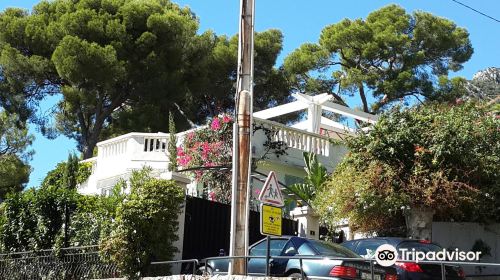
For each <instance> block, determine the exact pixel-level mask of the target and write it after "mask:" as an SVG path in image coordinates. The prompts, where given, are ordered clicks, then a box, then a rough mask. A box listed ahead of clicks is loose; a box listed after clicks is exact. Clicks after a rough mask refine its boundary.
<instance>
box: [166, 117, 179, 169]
mask: <svg viewBox="0 0 500 280" xmlns="http://www.w3.org/2000/svg"><path fill="white" fill-rule="evenodd" d="M168 133H169V134H168V136H169V137H168V159H169V162H168V170H169V171H175V170H177V136H176V135H175V134H176V133H177V132H176V131H175V122H174V114H172V112H169V114H168Z"/></svg>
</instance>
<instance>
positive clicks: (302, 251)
mask: <svg viewBox="0 0 500 280" xmlns="http://www.w3.org/2000/svg"><path fill="white" fill-rule="evenodd" d="M298 251H299V255H301V256H314V255H316V252H315V251H314V249H313V248H311V245H309V244H308V243H307V242H304V243H302V244H300V246H299V248H298Z"/></svg>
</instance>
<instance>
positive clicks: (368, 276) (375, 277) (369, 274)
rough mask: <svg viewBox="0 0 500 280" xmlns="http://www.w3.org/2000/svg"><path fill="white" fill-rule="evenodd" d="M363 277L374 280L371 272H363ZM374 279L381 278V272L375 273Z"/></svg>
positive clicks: (378, 279) (365, 279)
mask: <svg viewBox="0 0 500 280" xmlns="http://www.w3.org/2000/svg"><path fill="white" fill-rule="evenodd" d="M361 279H363V280H372V275H371V273H366V272H361ZM373 280H380V274H373Z"/></svg>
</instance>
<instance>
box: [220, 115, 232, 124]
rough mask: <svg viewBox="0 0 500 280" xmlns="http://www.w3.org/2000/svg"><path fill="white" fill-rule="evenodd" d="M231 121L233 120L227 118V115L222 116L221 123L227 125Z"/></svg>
mask: <svg viewBox="0 0 500 280" xmlns="http://www.w3.org/2000/svg"><path fill="white" fill-rule="evenodd" d="M232 120H233V119H231V117H230V116H228V115H224V116H223V117H222V122H223V123H228V122H231V121H232Z"/></svg>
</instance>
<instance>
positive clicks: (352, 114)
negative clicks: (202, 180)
mask: <svg viewBox="0 0 500 280" xmlns="http://www.w3.org/2000/svg"><path fill="white" fill-rule="evenodd" d="M294 97H295V99H296V101H294V102H291V103H288V104H284V105H279V106H276V107H274V108H270V109H267V110H263V111H259V112H255V113H254V114H253V122H254V123H255V124H257V125H261V126H264V127H266V128H268V129H271V131H273V132H274V133H273V138H274V139H273V141H283V142H285V143H286V145H287V150H286V155H282V156H280V157H279V158H278V157H276V155H275V154H273V153H271V154H269V155H268V157H267V159H266V160H264V161H260V163H259V164H258V166H257V172H258V173H255V174H252V177H253V180H252V186H253V188H254V190H255V189H260V188H261V187H262V185H263V183H262V181H263V180H265V177H266V176H265V175H266V174H268V173H269V171H271V170H272V171H274V172H276V174H277V177H278V180H279V181H280V182H281V183H283V184H284V185H290V184H293V183H297V182H300V181H302V179H303V177H304V176H305V171H304V160H303V155H302V154H303V152H304V151H306V152H312V153H316V154H317V156H318V159H319V160H320V162H321V163H322V164H323V165H324V166H325V167H326V168H327V170H328V171H329V172H331V171H332V170H333V169H334V168H335V166H336V165H337V164H338V163H339V161H340V160H341V159H342V158H343V156H344V155H345V153H346V152H347V149H346V147H344V146H342V145H338V144H334V143H332V141H331V139H336V140H339V139H343V138H345V137H346V136H348V135H354V134H355V133H356V129H354V128H351V127H348V126H346V125H344V124H342V123H339V122H335V121H332V120H331V119H329V118H326V117H324V116H323V113H324V112H328V113H335V114H339V115H341V116H342V117H345V118H350V119H353V120H356V121H358V122H359V121H361V122H365V123H368V124H373V123H375V122H376V121H377V116H375V115H371V114H367V113H364V112H360V111H356V110H353V109H350V108H348V107H345V106H341V105H339V104H336V103H333V102H332V96H331V95H328V94H326V93H325V94H320V95H316V96H308V95H304V94H295V95H294ZM297 111H306V112H307V118H305V119H304V120H303V121H300V122H298V123H295V124H293V125H291V126H288V125H285V124H281V123H278V122H274V121H271V120H270V119H272V118H274V117H278V116H282V115H285V114H289V113H293V112H297ZM367 128H369V126H367ZM187 133H189V131H185V132H181V133H178V134H177V139H178V143H177V144H178V145H180V143H182V140H183V137H184V136H185V135H187ZM266 140H267V137H266V136H265V135H264V133H263V132H262V131H261V130H257V131H256V133H255V134H254V135H253V136H252V145H251V147H252V156H253V157H254V158H260V157H261V156H262V154H263V153H264V152H265V150H266V148H265V147H264V145H263V144H264V142H265V141H266ZM168 141H169V135H168V134H167V133H161V132H158V133H140V132H131V133H127V134H124V135H121V136H118V137H115V138H112V139H108V140H106V141H102V142H99V143H98V144H97V149H98V152H97V156H96V157H93V158H90V159H87V160H85V162H91V163H92V174H91V175H90V177H89V178H88V180H87V181H86V182H84V183H83V184H82V185H81V186H80V187H79V192H80V193H82V194H107V193H108V192H109V191H110V190H111V189H112V188H113V186H114V185H115V184H116V183H117V182H118V180H120V179H125V180H127V179H128V178H129V177H130V175H131V173H132V171H133V170H137V169H141V168H143V167H144V166H149V167H151V168H152V170H153V174H154V175H155V176H158V177H161V178H167V179H174V180H176V181H178V182H179V183H181V184H183V185H186V192H187V194H188V195H192V196H199V195H200V191H201V189H200V186H198V184H197V182H193V181H191V179H190V178H189V177H188V176H186V175H185V174H182V173H177V172H168V171H167V170H168V165H169V157H168V149H167V147H168ZM253 195H255V194H253ZM310 212H311V211H310V210H309V208H308V206H303V207H297V208H295V209H294V210H293V211H292V212H291V215H292V216H293V217H294V218H295V219H297V220H298V221H299V235H301V236H307V237H310V238H318V237H319V236H318V234H319V223H318V218H317V217H315V216H314V215H311V213H310Z"/></svg>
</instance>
